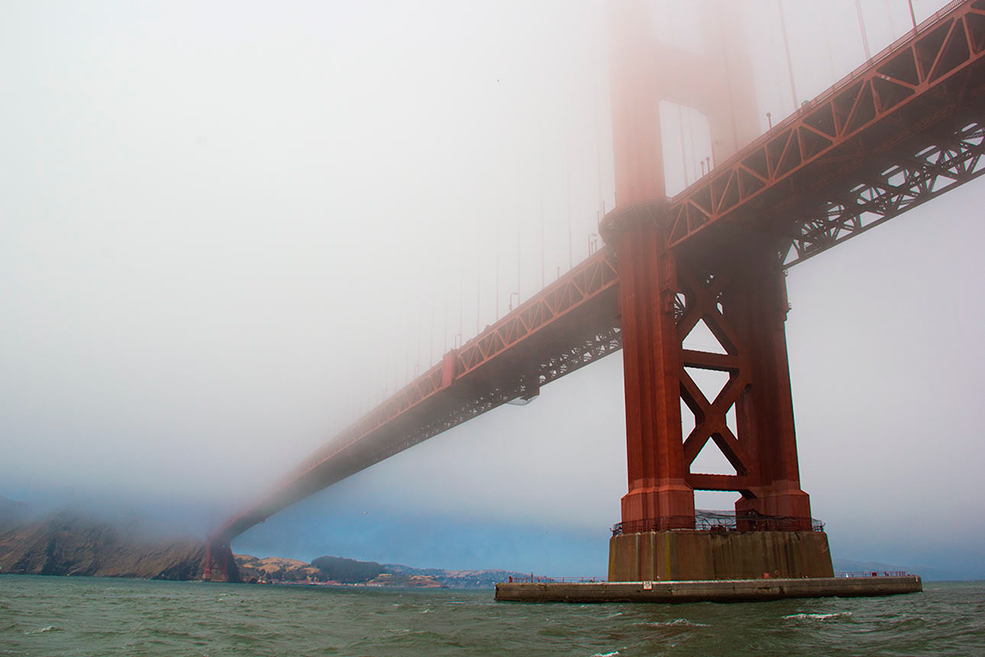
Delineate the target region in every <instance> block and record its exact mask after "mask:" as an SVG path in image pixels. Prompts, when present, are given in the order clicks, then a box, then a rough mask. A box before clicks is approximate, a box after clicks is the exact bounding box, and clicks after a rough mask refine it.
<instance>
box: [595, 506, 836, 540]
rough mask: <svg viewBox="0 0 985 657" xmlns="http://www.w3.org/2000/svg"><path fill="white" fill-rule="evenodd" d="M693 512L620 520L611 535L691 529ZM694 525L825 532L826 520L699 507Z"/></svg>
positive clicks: (702, 528) (718, 528)
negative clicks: (686, 514) (738, 512)
mask: <svg viewBox="0 0 985 657" xmlns="http://www.w3.org/2000/svg"><path fill="white" fill-rule="evenodd" d="M691 528H692V526H691V517H690V516H686V517H685V516H680V517H677V516H670V517H666V518H650V519H647V520H634V521H631V522H619V523H616V524H615V525H613V526H612V535H613V536H618V535H620V534H641V533H644V532H662V531H667V530H670V529H691ZM693 529H696V530H699V531H712V532H736V531H738V532H762V531H774V532H775V531H780V532H789V531H815V532H823V531H824V523H823V522H821V521H820V520H816V519H815V518H809V519H808V518H793V517H787V516H766V515H762V514H759V513H755V512H745V513H741V514H736V513H735V512H733V511H696V512H695V514H694V525H693Z"/></svg>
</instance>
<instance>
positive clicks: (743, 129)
mask: <svg viewBox="0 0 985 657" xmlns="http://www.w3.org/2000/svg"><path fill="white" fill-rule="evenodd" d="M737 5H738V3H733V2H723V1H718V0H703V1H702V3H701V9H700V11H701V26H702V35H703V41H704V43H703V44H702V45H703V53H702V54H700V55H695V54H692V53H683V52H679V51H675V50H674V49H673V48H671V47H668V46H665V45H661V44H659V43H657V41H656V40H655V38H654V29H653V28H654V25H653V22H654V21H659V20H660V16H659V14H658V13H657V12H651V11H650V10H651V9H652V8H653V3H652V2H651V3H648V2H646V0H619V1H618V2H612V3H610V20H611V28H612V29H611V38H610V48H611V50H610V66H611V72H610V79H611V100H612V121H613V141H614V163H615V188H616V189H615V195H616V196H615V200H616V203H615V208H614V210H613V212H612V213H610V214H609V215H608V216H607V217H606V221H605V224H604V226H603V228H604V230H603V237H604V238H605V240H606V242H607V244H608V245H609V246H610V247H612V248H613V249H614V250H615V254H616V268H617V271H618V277H619V314H620V317H619V323H620V325H621V328H622V341H623V365H624V377H625V400H626V434H627V435H626V444H627V461H628V470H629V473H628V474H629V491H628V492H627V494H626V495H625V496H624V497H623V498H622V522H621V523H620V525H619V526H618V529H619V530H621V533H618V534H616V535H615V536H613V538H612V539H611V542H610V554H609V579H610V581H639V580H656V579H664V580H667V579H671V580H680V579H706V578H708V579H711V578H713V577H714V576H715V575H714V574H713V566H712V564H715V566H714V571H715V572H717V576H718V577H721V576H722V574H723V573H731V574H733V575H734V576H735V577H751V576H762V573H763V572H768V573H777V572H778V573H779V574H780V575H783V576H804V575H809V576H830V575H831V558H830V555H829V553H828V548H827V538H826V536H825V535H824V533H823V532H812V531H811V510H810V501H809V498H808V495H807V493H805V492H804V491H803V490H801V488H800V475H799V471H798V465H797V443H796V438H795V434H794V415H793V405H792V400H791V390H790V376H789V371H788V366H787V346H786V338H785V333H784V322H785V321H786V315H787V310H788V305H787V298H786V287H785V282H784V276H785V274H784V271H783V268H782V262H781V259H780V258H779V257H778V255H777V254H778V251H779V249H780V245H779V244H778V243H776V242H774V241H773V240H771V239H769V237H768V236H764V235H763V234H761V233H759V232H756V233H755V234H754V233H753V232H752V231H748V232H747V231H743V230H741V229H735V230H731V231H728V232H726V233H724V234H721V235H718V236H717V240H716V241H715V242H713V243H710V244H709V243H708V242H707V241H705V242H704V243H702V244H701V248H700V249H690V250H687V249H674V250H672V249H671V248H669V239H668V237H669V236H668V230H669V227H670V225H671V222H670V221H669V217H668V216H665V212H666V211H667V206H668V203H666V202H665V199H666V193H665V187H664V167H663V162H662V151H663V147H662V144H661V126H660V112H659V106H660V102H661V101H670V102H674V103H677V104H679V105H684V106H689V107H692V108H694V109H696V110H698V111H700V112H701V113H702V114H703V115H704V116H705V117H706V118H707V120H708V124H709V127H710V130H711V142H712V144H713V148H714V156H715V159H716V160H719V161H721V160H725V159H727V158H728V157H730V156H732V155H733V154H735V153H736V152H738V151H739V150H740V149H741V148H742V147H744V146H745V145H746V144H748V143H749V142H751V141H752V140H753V139H754V138H755V137H757V136H758V135H759V132H760V129H759V112H758V110H757V107H756V98H755V86H754V83H753V82H754V81H753V76H752V67H751V63H750V61H749V57H748V54H747V51H746V49H745V47H744V44H743V43H742V42H741V37H740V36H738V35H739V34H740V33H741V30H740V28H739V18H740V17H739V16H738V7H737ZM700 322H704V324H705V325H706V326H707V328H708V329H709V330H710V332H711V334H713V335H714V337H715V339H716V340H717V341H718V343H719V344H720V349H718V350H716V351H715V352H703V351H694V350H691V349H686V348H684V346H683V342H684V340H685V338H687V336H688V334H689V333H690V332H691V331H692V330H693V329H694V328H695V327H696V325H698V324H699V323H700ZM689 370H711V371H715V372H720V373H724V374H725V375H727V383H725V385H724V387H723V388H722V389H721V390H720V391H719V392H718V393H717V396H715V397H714V398H710V399H709V398H708V397H706V396H705V394H704V393H703V392H702V390H701V388H700V387H699V386H698V385H697V384H696V383H695V380H694V379H693V378H692V376H691V374H690V373H689ZM723 378H724V377H723ZM682 400H683V402H684V404H683V405H684V406H685V407H686V408H687V409H689V411H690V412H691V413H693V415H694V429H693V430H692V431H691V432H690V433H689V434H688V435H683V430H682V417H681V414H682V404H681V402H682ZM732 409H734V411H733V412H734V417H735V422H734V423H733V427H734V430H733V428H730V426H729V422H728V421H727V415H728V413H729V411H730V410H732ZM708 441H713V442H714V444H715V446H717V448H718V449H719V450H721V453H722V454H723V455H724V457H725V458H726V459H727V460H728V462H729V463H730V464H731V466H732V468H734V470H735V474H732V475H722V474H703V473H700V472H693V471H692V469H691V465H692V464H693V463H694V460H695V458H696V457H697V456H698V454H699V452H701V450H702V449H703V448H704V447H705V445H706V443H708ZM695 490H711V491H735V492H737V493H738V494H739V498H738V501H737V502H736V503H735V511H736V516H737V523H738V527H739V529H740V530H746V531H740V532H738V533H729V534H728V535H726V534H724V533H721V534H720V535H716V534H715V533H712V532H707V531H695V530H696V527H695V507H694V491H695Z"/></svg>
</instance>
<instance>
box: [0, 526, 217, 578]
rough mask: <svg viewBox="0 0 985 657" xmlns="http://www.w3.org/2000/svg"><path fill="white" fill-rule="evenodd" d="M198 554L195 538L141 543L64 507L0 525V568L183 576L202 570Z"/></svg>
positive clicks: (44, 572)
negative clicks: (39, 516) (7, 525)
mask: <svg viewBox="0 0 985 657" xmlns="http://www.w3.org/2000/svg"><path fill="white" fill-rule="evenodd" d="M204 559H205V547H204V545H202V544H200V543H198V542H196V541H172V542H160V543H143V542H140V541H138V540H136V539H134V538H132V537H128V536H126V535H125V534H124V533H123V532H121V531H120V530H119V529H118V528H116V527H114V526H112V525H109V524H107V523H105V522H101V521H98V520H95V519H93V518H90V517H86V516H83V515H80V514H77V513H75V512H70V511H62V512H58V513H54V514H51V515H49V516H46V517H45V518H42V519H41V520H38V521H34V522H27V523H23V524H20V525H17V526H15V527H14V528H12V529H7V530H6V531H2V530H0V572H3V573H16V574H23V575H76V576H79V575H82V576H86V575H92V576H96V577H139V578H144V579H172V580H184V579H196V578H200V577H201V576H202V567H203V561H204Z"/></svg>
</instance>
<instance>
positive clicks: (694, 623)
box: [646, 618, 711, 627]
mask: <svg viewBox="0 0 985 657" xmlns="http://www.w3.org/2000/svg"><path fill="white" fill-rule="evenodd" d="M646 625H649V626H650V627H680V626H682V625H684V626H687V627H711V626H710V625H708V623H699V622H697V621H690V620H688V619H686V618H675V619H674V620H672V621H654V622H652V623H646Z"/></svg>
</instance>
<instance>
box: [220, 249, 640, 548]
mask: <svg viewBox="0 0 985 657" xmlns="http://www.w3.org/2000/svg"><path fill="white" fill-rule="evenodd" d="M616 283H617V281H616V271H615V262H614V256H613V254H612V253H611V251H610V250H609V249H607V248H603V249H601V250H599V251H598V252H596V253H595V254H593V255H592V256H590V257H589V258H588V259H586V260H585V261H584V262H582V263H580V264H579V265H577V266H576V267H575V268H574V269H572V270H571V271H569V272H568V273H567V274H565V276H563V277H562V278H560V279H558V280H557V281H555V282H554V283H552V284H551V285H549V286H548V287H547V288H545V289H544V290H542V291H541V292H540V293H538V294H536V295H535V296H534V297H532V298H531V299H529V300H527V301H526V302H524V303H523V304H521V305H520V306H519V307H518V308H517V309H516V310H514V311H512V312H511V313H509V314H508V315H506V316H505V317H503V318H502V319H500V320H499V321H497V322H496V323H495V324H493V325H491V326H488V327H486V329H485V330H484V331H483V332H482V333H480V334H479V335H478V336H476V337H475V338H473V339H472V340H470V341H469V342H467V343H466V344H464V345H463V346H462V347H461V348H459V349H455V350H452V351H450V352H449V353H448V354H445V356H444V358H443V359H442V361H441V362H440V363H439V364H438V365H435V366H434V367H432V368H431V369H430V370H428V371H427V372H425V373H424V374H422V375H421V376H420V377H418V378H417V379H415V380H414V381H412V382H411V383H409V384H408V385H407V386H405V387H404V388H403V389H402V390H400V391H398V392H397V393H395V394H394V395H392V396H391V397H390V398H388V399H387V400H385V401H384V402H383V403H382V404H380V405H379V406H377V407H376V408H375V409H373V410H372V411H370V412H369V413H367V414H366V415H365V416H363V417H362V418H360V419H359V420H358V421H356V422H355V423H354V424H353V425H351V426H350V427H348V428H347V429H345V430H344V431H343V432H342V433H340V434H339V435H338V436H336V437H335V438H334V439H332V440H331V441H329V442H328V443H327V444H326V445H325V446H324V447H323V448H321V449H319V450H317V451H316V452H314V453H313V454H311V455H310V456H309V457H308V458H306V459H305V460H304V461H303V462H302V464H301V465H300V466H299V467H298V468H296V469H295V470H294V471H293V472H292V473H290V474H289V475H288V476H287V477H285V478H284V479H283V480H281V481H280V482H279V483H278V484H277V485H275V486H274V487H273V489H272V490H270V491H267V492H266V493H265V494H264V495H262V496H261V497H260V498H259V499H257V500H256V501H255V502H254V503H253V504H251V505H250V506H249V507H248V508H247V509H246V510H245V511H243V512H241V513H240V514H238V515H236V516H235V517H233V518H231V519H230V520H229V521H227V522H226V524H225V525H224V526H223V527H222V528H221V529H220V530H219V531H218V532H216V534H214V535H213V537H212V539H211V541H212V542H214V543H218V544H228V542H229V541H230V540H231V539H232V538H233V537H235V536H237V535H239V534H241V533H242V532H244V531H246V530H247V529H249V528H250V527H252V526H254V525H256V524H257V523H259V522H263V521H264V520H265V519H266V518H268V517H269V516H271V515H273V514H274V513H276V512H277V511H280V510H281V509H284V508H286V507H288V506H290V505H292V504H294V503H295V502H298V501H300V500H302V499H304V498H306V497H308V496H309V495H312V494H313V493H315V492H317V491H319V490H321V489H323V488H325V487H326V486H329V485H331V484H333V483H336V482H338V481H341V480H342V479H344V478H346V477H348V476H350V475H352V474H355V473H356V472H359V471H360V470H363V469H365V468H367V467H369V466H370V465H373V464H374V463H377V462H379V461H381V460H383V459H385V458H387V457H389V456H392V455H393V454H396V453H398V452H400V451H403V450H405V449H407V448H408V447H411V446H413V445H416V444H418V443H420V442H422V441H424V440H427V439H428V438H431V437H433V436H435V435H437V434H439V433H441V432H443V431H447V430H448V429H451V428H452V427H455V426H457V425H459V424H461V423H463V422H466V421H468V420H470V419H472V418H474V417H477V416H478V415H481V414H482V413H485V412H487V411H490V410H492V409H494V408H497V407H498V406H501V405H503V404H505V403H508V402H511V401H515V400H529V399H531V398H533V397H535V396H536V395H537V394H539V391H540V387H541V386H543V385H546V384H548V383H550V382H551V381H555V380H557V379H558V378H560V377H562V376H564V375H566V374H569V373H571V372H573V371H575V370H577V369H579V368H581V367H584V366H585V365H588V364H589V363H592V362H595V361H596V360H598V359H600V358H602V357H604V356H606V355H608V354H610V353H613V352H615V351H617V350H619V349H620V348H621V347H622V340H621V336H620V332H619V328H618V320H617V317H616V306H617V302H616Z"/></svg>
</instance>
